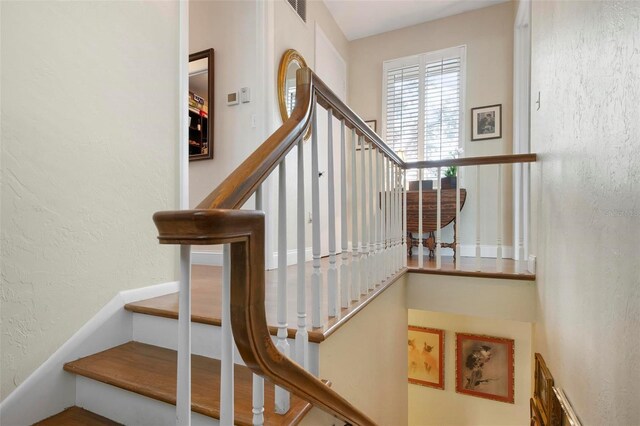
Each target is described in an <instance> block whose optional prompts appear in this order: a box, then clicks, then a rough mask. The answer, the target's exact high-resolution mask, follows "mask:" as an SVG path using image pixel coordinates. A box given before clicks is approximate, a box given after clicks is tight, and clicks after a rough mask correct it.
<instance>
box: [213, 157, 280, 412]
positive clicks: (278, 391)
mask: <svg viewBox="0 0 640 426" xmlns="http://www.w3.org/2000/svg"><path fill="white" fill-rule="evenodd" d="M278 175H279V176H278V181H279V188H278V289H277V300H278V307H277V311H278V339H277V342H276V348H278V350H279V351H280V352H282V353H283V354H284V355H285V356H287V357H288V356H289V342H288V341H287V171H286V161H285V159H282V160H281V161H280V165H279V169H278ZM289 405H290V398H289V392H287V391H286V390H284V389H283V388H281V387H278V386H276V395H275V406H276V413H278V414H284V413H286V412H287V411H289ZM221 423H222V424H233V423H225V422H221Z"/></svg>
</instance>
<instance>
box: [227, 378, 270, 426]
mask: <svg viewBox="0 0 640 426" xmlns="http://www.w3.org/2000/svg"><path fill="white" fill-rule="evenodd" d="M252 404H253V409H252V410H251V411H252V413H253V419H252V423H253V424H254V425H255V426H260V425H263V424H264V379H263V378H262V377H260V376H258V375H257V374H254V375H253V399H252ZM220 424H222V423H220Z"/></svg>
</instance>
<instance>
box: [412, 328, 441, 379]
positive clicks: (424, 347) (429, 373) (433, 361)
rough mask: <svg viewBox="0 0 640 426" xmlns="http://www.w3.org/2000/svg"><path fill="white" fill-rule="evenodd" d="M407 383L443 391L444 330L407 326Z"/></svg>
mask: <svg viewBox="0 0 640 426" xmlns="http://www.w3.org/2000/svg"><path fill="white" fill-rule="evenodd" d="M408 344H409V350H408V353H409V357H408V358H409V370H408V371H409V383H413V384H414V385H422V386H430V387H432V388H437V389H444V330H438V329H435V328H425V327H416V326H413V325H410V326H409V335H408Z"/></svg>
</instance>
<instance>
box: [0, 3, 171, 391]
mask: <svg viewBox="0 0 640 426" xmlns="http://www.w3.org/2000/svg"><path fill="white" fill-rule="evenodd" d="M1 7H2V18H1V19H2V30H1V31H2V33H1V37H2V51H1V55H2V80H1V84H2V104H1V107H2V157H1V158H2V165H1V169H2V222H1V241H2V259H1V269H2V293H1V299H0V301H1V303H2V335H1V339H2V359H1V363H2V365H1V367H2V398H3V399H4V397H5V396H6V395H7V394H8V393H9V392H11V391H12V390H13V389H14V388H15V386H17V385H18V384H20V383H21V382H22V381H23V380H24V379H25V378H26V377H27V376H28V375H29V374H30V373H31V372H32V371H33V370H34V369H35V368H37V367H38V366H39V365H40V364H41V363H42V362H44V361H45V360H46V359H47V358H48V357H49V356H50V355H51V354H52V353H53V352H54V351H55V350H56V349H57V348H58V347H59V346H60V345H61V344H62V343H64V342H65V341H66V340H67V339H68V338H69V337H70V336H71V335H72V334H73V333H74V332H75V331H76V330H77V329H78V328H80V327H81V326H82V325H83V324H84V323H85V322H86V321H87V320H88V319H89V318H91V317H92V316H93V315H94V314H95V313H96V312H97V311H98V309H99V308H101V307H102V306H103V305H104V304H105V303H106V302H107V301H109V300H110V299H111V298H112V297H113V296H114V295H115V294H116V293H117V292H118V291H120V290H123V289H127V288H135V287H141V286H145V285H151V284H155V283H159V282H166V281H171V280H173V279H174V278H175V277H174V275H175V266H176V262H175V259H176V257H175V249H173V248H170V247H161V246H159V245H158V244H157V241H156V238H155V237H156V231H155V227H154V225H153V222H152V220H151V215H152V214H153V212H155V211H157V210H165V209H172V208H175V207H176V205H177V191H176V190H177V175H178V173H177V165H178V162H177V147H176V141H177V133H178V132H177V118H176V117H177V105H178V103H177V97H178V93H177V72H178V64H177V49H178V45H177V37H178V13H177V9H178V6H177V3H173V2H100V3H98V2H5V1H3V2H2V6H1Z"/></svg>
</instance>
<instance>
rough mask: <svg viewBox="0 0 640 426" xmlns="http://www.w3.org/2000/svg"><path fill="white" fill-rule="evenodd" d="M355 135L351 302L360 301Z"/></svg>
mask: <svg viewBox="0 0 640 426" xmlns="http://www.w3.org/2000/svg"><path fill="white" fill-rule="evenodd" d="M357 144H358V143H357V135H356V131H355V129H352V130H351V300H352V301H354V302H355V301H357V300H359V299H360V254H359V252H358V245H359V244H358V210H359V209H358V172H357V168H356V163H357V161H356V153H357V152H356V145H357Z"/></svg>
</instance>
